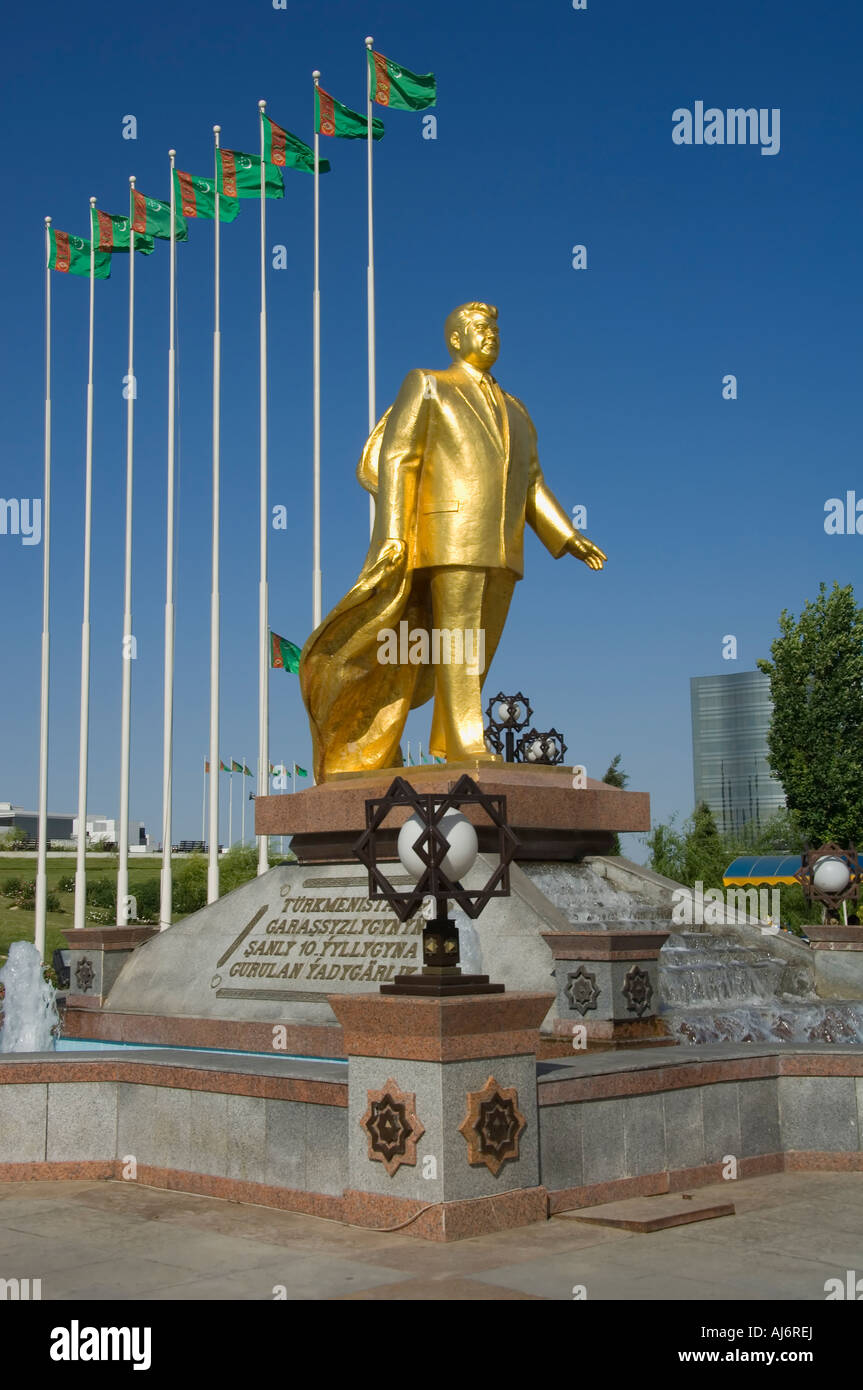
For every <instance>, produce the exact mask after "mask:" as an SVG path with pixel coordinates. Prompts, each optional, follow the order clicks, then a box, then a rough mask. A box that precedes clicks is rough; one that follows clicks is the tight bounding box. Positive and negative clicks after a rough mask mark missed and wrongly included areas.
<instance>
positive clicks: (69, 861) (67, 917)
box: [0, 854, 184, 964]
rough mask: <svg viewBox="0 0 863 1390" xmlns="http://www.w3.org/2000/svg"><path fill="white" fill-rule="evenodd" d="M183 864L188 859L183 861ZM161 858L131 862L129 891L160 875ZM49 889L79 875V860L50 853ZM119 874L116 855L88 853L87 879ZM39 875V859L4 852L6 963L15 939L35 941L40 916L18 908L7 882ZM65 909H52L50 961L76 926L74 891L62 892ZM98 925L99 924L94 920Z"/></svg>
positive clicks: (0, 932) (0, 867)
mask: <svg viewBox="0 0 863 1390" xmlns="http://www.w3.org/2000/svg"><path fill="white" fill-rule="evenodd" d="M180 862H181V863H182V862H184V861H180ZM160 865H161V861H160V860H156V859H148V860H146V861H144V862H143V863H141V862H136V861H135V860H130V861H129V892H130V893H134V891H135V885H136V884H139V883H143V882H144V881H145V880H146V879H152V878H158V877H159V870H160ZM47 874H48V891H49V893H50V892H55V893H56V892H57V884H58V883H59V881H60V879H61V878H74V877H75V860H74V858H69V857H68V856H64V857H62V858H61V857H60V856H58V855H52V854H49V855H48V862H47ZM116 876H117V857H116V855H97V856H91V855H88V856H87V878H88V880H90V879H91V878H94V879H95V878H114V879H116ZM35 877H36V860H35V859H33V858H32V857H31V858H29V859H27V858H23V857H22V858H20V859H19V858H17V857H15V856H13V855H3V857H2V858H0V964H2V963H3V962H4V961H5V959H6V956H7V954H8V951H9V946H10V944H11V943H12V942H13V941H32V940H33V937H34V935H35V927H36V916H35V913H34V912H31V911H30V910H29V909H27V908H25V907H18V906H16V905H15V903H14V902H13V901H12V899H11V898H8V897H6V896H4V895H3V891H2V889H3V884H4V883H5V881H6V879H8V878H19V879H21V880H22V882H24V881H27V880H29V879H33V878H35ZM58 896H59V898H60V902H61V904H62V908H63V910H62V912H49V913H48V914H47V921H46V928H45V959H46V960H47V961H48V962H49V963H50V961H51V953H52V952H53V951H55V950H57V948H58V947H60V948H63V947H65V946H66V945H67V942H66V940H65V938H64V936H63V932H64V931H72V929H73V926H74V915H73V914H74V905H75V894H74V893H59V894H58ZM94 925H96V924H95V923H94Z"/></svg>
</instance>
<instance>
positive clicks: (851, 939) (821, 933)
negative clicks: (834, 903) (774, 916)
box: [803, 922, 863, 951]
mask: <svg viewBox="0 0 863 1390" xmlns="http://www.w3.org/2000/svg"><path fill="white" fill-rule="evenodd" d="M803 930H804V931H805V933H806V935H807V936H808V937H809V944H810V946H811V947H812V949H813V951H863V927H854V926H851V927H846V926H845V924H844V923H843V922H824V923H823V924H822V925H821V926H817V927H804V928H803Z"/></svg>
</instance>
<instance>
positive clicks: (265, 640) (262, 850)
mask: <svg viewBox="0 0 863 1390" xmlns="http://www.w3.org/2000/svg"><path fill="white" fill-rule="evenodd" d="M266 108H267V103H266V102H265V101H259V102H258V111H259V113H260V127H261V363H260V377H261V580H260V590H259V605H258V607H259V624H258V795H259V796H266V794H267V780H266V778H267V767H268V766H269V756H270V751H269V746H270V738H269V722H270V698H269V697H270V691H269V677H270V667H269V650H268V648H269V645H270V644H269V635H270V634H269V600H268V592H267V542H268V533H269V513H268V511H267V269H266V267H267V198H266V186H265V175H266V166H265V165H264V112H265V110H266ZM269 867H270V865H269V843H268V840H267V836H266V835H259V836H258V873H259V874H265V873H266V872H267V870H268V868H269Z"/></svg>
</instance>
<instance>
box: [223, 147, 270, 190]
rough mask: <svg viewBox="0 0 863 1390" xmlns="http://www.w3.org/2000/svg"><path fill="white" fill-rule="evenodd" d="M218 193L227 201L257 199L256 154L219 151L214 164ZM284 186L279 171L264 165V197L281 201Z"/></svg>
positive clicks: (259, 170)
mask: <svg viewBox="0 0 863 1390" xmlns="http://www.w3.org/2000/svg"><path fill="white" fill-rule="evenodd" d="M216 169H217V171H218V173H217V182H218V187H219V193H220V194H221V193H226V194H227V195H228V197H229V198H260V196H261V160H260V157H259V156H258V155H256V154H242V153H241V152H240V150H219V151H218V160H217V163H216ZM284 196H285V183H284V180H283V178H282V171H281V169H278V168H277V167H276V165H275V164H268V163H267V162H266V161H265V162H264V197H265V198H284Z"/></svg>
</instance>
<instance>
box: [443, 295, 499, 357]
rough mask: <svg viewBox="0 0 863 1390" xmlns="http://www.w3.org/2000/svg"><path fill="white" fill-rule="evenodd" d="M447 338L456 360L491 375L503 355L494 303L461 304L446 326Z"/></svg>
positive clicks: (451, 354) (445, 334) (450, 316)
mask: <svg viewBox="0 0 863 1390" xmlns="http://www.w3.org/2000/svg"><path fill="white" fill-rule="evenodd" d="M443 331H444V337H445V338H446V345H447V347H448V348H449V351H450V356H451V357H452V359H453V361H456V362H457V361H462V362H469V363H470V365H471V366H472V367H477V368H478V369H479V370H480V371H482V372H487V371H489V369H490V368H491V367H493V366H494V364H495V362H496V361H497V355H498V353H499V352H500V329H499V328H498V326H497V309H496V308H495V306H494V305H493V304H460V305H459V307H458V308H457V309H453V311H452V313H451V314H450V315H449V316H448V318H447V321H446V323H445V324H444V330H443Z"/></svg>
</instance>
